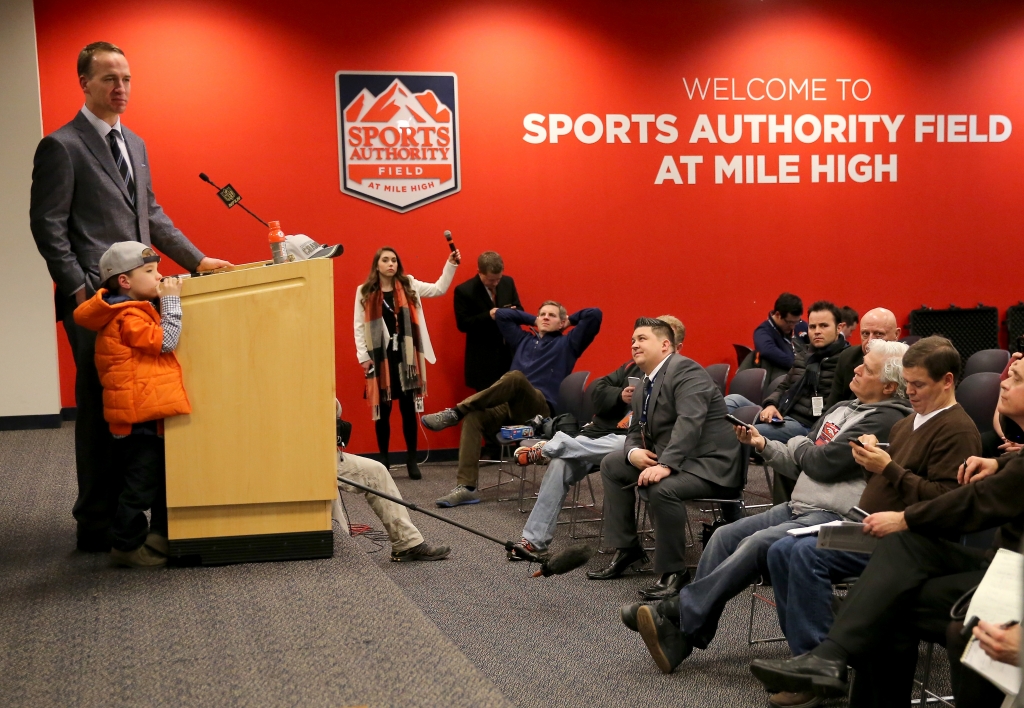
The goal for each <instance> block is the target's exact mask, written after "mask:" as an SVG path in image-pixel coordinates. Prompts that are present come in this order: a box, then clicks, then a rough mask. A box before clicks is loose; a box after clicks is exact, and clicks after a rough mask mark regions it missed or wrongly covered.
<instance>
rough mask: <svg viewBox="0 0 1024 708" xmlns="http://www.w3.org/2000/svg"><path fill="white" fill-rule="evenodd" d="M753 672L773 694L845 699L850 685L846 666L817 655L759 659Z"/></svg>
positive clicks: (753, 662) (753, 666)
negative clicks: (784, 693) (809, 694)
mask: <svg viewBox="0 0 1024 708" xmlns="http://www.w3.org/2000/svg"><path fill="white" fill-rule="evenodd" d="M750 672H751V673H752V674H754V676H755V677H756V678H757V680H758V681H760V682H761V683H763V684H764V687H765V688H767V689H768V690H769V691H771V692H772V693H779V692H781V691H789V692H791V693H807V692H813V693H814V694H815V695H818V696H823V697H825V698H828V697H830V696H844V695H846V692H847V690H848V688H849V687H848V686H847V683H846V662H844V661H836V660H833V659H821V658H819V657H817V656H814V655H813V654H801V655H800V656H795V657H793V658H792V659H755V660H754V661H752V662H750Z"/></svg>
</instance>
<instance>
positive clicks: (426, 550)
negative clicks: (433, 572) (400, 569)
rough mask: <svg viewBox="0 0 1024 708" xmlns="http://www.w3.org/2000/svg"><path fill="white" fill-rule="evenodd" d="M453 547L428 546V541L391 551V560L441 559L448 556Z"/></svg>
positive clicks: (402, 561) (398, 561) (405, 561)
mask: <svg viewBox="0 0 1024 708" xmlns="http://www.w3.org/2000/svg"><path fill="white" fill-rule="evenodd" d="M450 552H451V549H450V548H448V546H428V545H427V543H426V542H423V543H421V544H420V545H418V546H413V547H412V548H408V549H406V550H404V551H391V560H392V561H393V562H395V563H409V562H411V561H439V560H444V559H445V558H447V557H448V554H449V553H450Z"/></svg>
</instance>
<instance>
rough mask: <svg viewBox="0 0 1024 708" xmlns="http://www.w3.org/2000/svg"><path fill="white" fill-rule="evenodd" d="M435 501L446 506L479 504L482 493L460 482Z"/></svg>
mask: <svg viewBox="0 0 1024 708" xmlns="http://www.w3.org/2000/svg"><path fill="white" fill-rule="evenodd" d="M434 503H435V504H437V505H438V506H444V507H452V506H459V505H460V504H479V503H480V495H479V494H477V493H476V492H475V491H473V490H472V489H469V488H468V487H466V486H465V485H462V484H460V485H459V486H457V487H456V488H455V489H453V490H452V491H450V492H449V493H448V494H446V495H445V496H443V497H441V498H440V499H438V500H437V501H436V502H434Z"/></svg>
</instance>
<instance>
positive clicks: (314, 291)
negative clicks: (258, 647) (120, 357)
mask: <svg viewBox="0 0 1024 708" xmlns="http://www.w3.org/2000/svg"><path fill="white" fill-rule="evenodd" d="M333 274H334V272H333V268H332V265H331V261H330V260H328V259H316V260H310V261H298V262H294V263H284V264H280V265H272V266H256V267H244V266H243V267H239V268H237V269H234V270H232V271H229V272H225V273H218V274H216V275H208V276H203V277H199V278H195V277H194V278H190V279H189V280H187V281H185V284H184V288H183V289H182V298H181V305H182V312H183V317H182V333H181V340H180V342H179V345H178V349H177V352H176V353H177V356H178V360H179V361H180V362H181V366H182V370H183V374H184V380H185V390H186V392H187V393H188V397H189V401H190V402H191V404H192V414H191V415H187V416H177V417H174V418H169V419H167V422H166V459H167V512H168V526H169V537H170V540H171V546H172V554H175V546H178V547H182V544H181V543H180V542H181V541H184V540H187V539H190V540H193V541H196V540H202V539H220V541H219V545H220V547H221V548H222V549H223V548H224V547H225V542H226V541H227V540H228V539H229V538H230V539H235V542H237V543H239V544H241V545H246V543H245V542H244V540H243V541H239V540H238V539H239V538H240V537H248V536H256V535H259V536H263V537H267V538H270V537H272V536H274V535H289V534H292V535H294V534H299V535H302V534H308V533H310V532H318V533H319V534H323V533H324V532H326V533H327V534H330V531H331V501H332V500H333V499H334V497H335V494H336V493H337V492H336V490H337V482H336V474H337V471H336V447H335V442H334V441H335V430H334V420H335V410H334V397H335V392H334V295H333ZM266 540H267V539H266V538H264V539H262V541H266ZM283 540H284V541H285V542H287V538H284V539H283ZM186 545H188V547H189V548H192V549H194V548H196V547H197V545H196V543H195V542H193V543H191V544H186ZM200 545H202V544H200ZM294 545H295V544H294V543H293V546H294ZM249 546H252V544H249ZM271 555H272V556H273V557H275V558H276V557H279V556H278V555H274V554H271ZM297 557H308V556H302V555H301V554H300V555H299V556H297ZM257 559H258V558H252V557H248V556H246V557H243V558H239V560H257Z"/></svg>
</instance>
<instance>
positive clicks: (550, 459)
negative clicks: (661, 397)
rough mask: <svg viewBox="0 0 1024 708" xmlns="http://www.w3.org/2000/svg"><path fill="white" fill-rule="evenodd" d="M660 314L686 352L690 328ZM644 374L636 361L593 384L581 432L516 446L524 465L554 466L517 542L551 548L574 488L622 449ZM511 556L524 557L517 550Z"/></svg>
mask: <svg viewBox="0 0 1024 708" xmlns="http://www.w3.org/2000/svg"><path fill="white" fill-rule="evenodd" d="M658 319H660V320H663V321H664V322H667V323H668V324H669V325H671V326H672V333H673V336H674V339H675V342H674V344H675V347H676V351H677V352H678V351H680V350H681V349H682V348H683V338H684V337H685V336H686V327H684V326H683V323H682V322H680V321H679V320H678V319H677V318H675V317H673V316H672V315H662V316H661V317H659V318H658ZM643 375H644V372H642V371H641V370H640V367H638V366H637V365H636V364H635V363H634V362H633V361H632V360H630V361H629V362H627V363H625V364H623V365H622V366H620V367H619V368H618V369H616V370H615V371H613V372H612V373H610V374H608V375H607V376H603V377H601V378H599V379H598V380H597V381H595V382H594V383H592V384H591V385H590V386H589V387H588V388H587V395H589V396H590V400H591V402H592V403H593V407H594V416H593V418H592V419H591V421H590V422H589V423H588V424H587V425H585V426H584V427H583V429H582V430H581V431H580V434H579V435H578V436H576V437H571V436H569V435H566V434H565V433H555V436H554V437H553V438H551V440H550V441H545V440H542V441H540V442H538V443H536V444H535V445H532V446H529V447H520V448H518V449H517V450H516V452H515V459H516V462H517V463H518V464H520V465H524V466H525V465H530V464H541V465H548V470H547V472H545V473H544V479H543V481H542V482H541V485H540V490H539V491H538V492H537V501H536V503H534V505H533V511H531V512H530V518H529V519H527V521H526V525H525V526H524V527H523V537H522V539H521V540H520V541H519V543H518V544H517V545H519V546H521V547H522V548H524V549H526V550H527V551H530V552H531V553H545V552H547V550H548V544H550V543H551V539H552V538H554V535H555V527H556V525H557V524H558V512H559V511H560V510H561V509H562V505H563V504H564V503H565V497H566V495H567V494H568V493H569V488H570V487H571V486H572V485H574V484H576V483H577V482H579V481H582V480H583V478H584V477H586V476H587V475H588V474H590V473H591V472H593V471H595V470H596V469H597V467H598V465H600V464H601V460H602V459H604V456H605V455H607V454H608V453H611V452H622V443H623V441H624V440H625V435H626V429H627V428H628V427H629V426H628V421H629V416H628V414H629V410H630V405H631V403H632V401H633V389H634V386H633V385H632V384H631V383H630V381H629V379H630V378H634V379H636V380H640V379H641V378H643ZM508 559H509V560H510V561H517V560H520V558H519V556H517V555H515V554H514V553H512V552H511V551H509V554H508Z"/></svg>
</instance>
